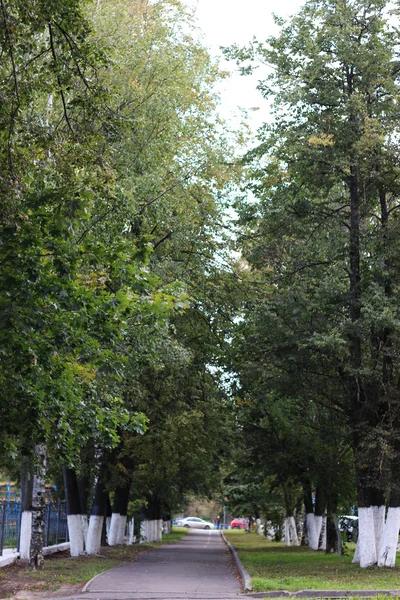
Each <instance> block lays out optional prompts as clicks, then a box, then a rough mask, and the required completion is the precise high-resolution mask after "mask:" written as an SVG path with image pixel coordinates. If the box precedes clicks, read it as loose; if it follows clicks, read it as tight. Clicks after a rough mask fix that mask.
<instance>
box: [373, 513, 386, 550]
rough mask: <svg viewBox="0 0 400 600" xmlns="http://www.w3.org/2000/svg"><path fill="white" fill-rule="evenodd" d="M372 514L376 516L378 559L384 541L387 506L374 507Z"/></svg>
mask: <svg viewBox="0 0 400 600" xmlns="http://www.w3.org/2000/svg"><path fill="white" fill-rule="evenodd" d="M372 513H373V515H374V529H375V547H376V557H377V559H378V557H379V553H380V549H381V545H382V540H383V532H384V529H385V513H386V507H385V506H373V507H372Z"/></svg>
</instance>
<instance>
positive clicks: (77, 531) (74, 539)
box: [67, 515, 85, 556]
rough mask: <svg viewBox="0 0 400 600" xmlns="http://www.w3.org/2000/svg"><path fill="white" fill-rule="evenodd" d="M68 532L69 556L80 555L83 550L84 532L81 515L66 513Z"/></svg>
mask: <svg viewBox="0 0 400 600" xmlns="http://www.w3.org/2000/svg"><path fill="white" fill-rule="evenodd" d="M67 522H68V534H69V543H70V554H71V556H80V555H81V554H83V553H84V551H85V533H84V530H83V523H82V515H68V517H67Z"/></svg>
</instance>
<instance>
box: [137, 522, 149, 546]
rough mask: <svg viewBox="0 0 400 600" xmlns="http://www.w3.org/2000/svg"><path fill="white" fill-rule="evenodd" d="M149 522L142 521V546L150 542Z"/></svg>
mask: <svg viewBox="0 0 400 600" xmlns="http://www.w3.org/2000/svg"><path fill="white" fill-rule="evenodd" d="M148 523H149V522H148V521H142V522H141V523H140V540H139V541H140V543H141V544H145V543H146V542H147V541H149V540H148V539H147V537H148Z"/></svg>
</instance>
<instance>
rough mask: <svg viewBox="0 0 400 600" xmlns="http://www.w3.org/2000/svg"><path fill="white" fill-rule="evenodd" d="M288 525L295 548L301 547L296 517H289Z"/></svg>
mask: <svg viewBox="0 0 400 600" xmlns="http://www.w3.org/2000/svg"><path fill="white" fill-rule="evenodd" d="M288 525H289V536H290V539H291V542H292V544H293V546H298V545H299V538H298V536H297V527H296V521H295V519H294V517H288Z"/></svg>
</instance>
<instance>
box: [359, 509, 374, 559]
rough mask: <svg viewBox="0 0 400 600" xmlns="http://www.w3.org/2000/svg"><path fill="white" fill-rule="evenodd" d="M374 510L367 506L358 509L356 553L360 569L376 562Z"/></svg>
mask: <svg viewBox="0 0 400 600" xmlns="http://www.w3.org/2000/svg"><path fill="white" fill-rule="evenodd" d="M374 508H376V507H373V506H368V507H365V508H359V509H358V544H357V547H358V551H359V556H360V567H362V568H366V567H371V566H372V565H375V564H376V562H377V558H378V557H377V552H376V536H375V520H374Z"/></svg>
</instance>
